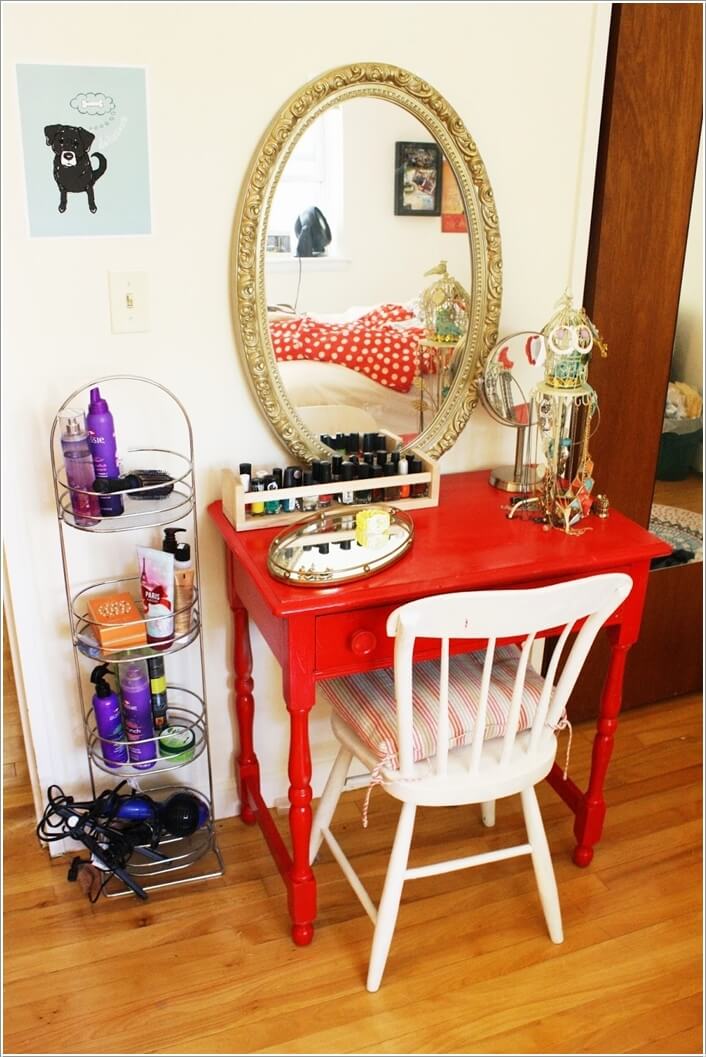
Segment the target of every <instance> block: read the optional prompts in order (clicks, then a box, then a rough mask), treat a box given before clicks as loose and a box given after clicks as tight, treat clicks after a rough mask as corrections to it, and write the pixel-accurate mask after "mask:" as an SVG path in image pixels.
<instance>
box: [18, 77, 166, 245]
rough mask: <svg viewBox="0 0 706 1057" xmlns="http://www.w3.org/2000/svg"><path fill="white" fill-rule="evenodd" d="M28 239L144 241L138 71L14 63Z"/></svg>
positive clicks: (146, 179) (144, 161)
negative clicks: (89, 237) (111, 237)
mask: <svg viewBox="0 0 706 1057" xmlns="http://www.w3.org/2000/svg"><path fill="white" fill-rule="evenodd" d="M17 88H18V98H19V105H20V120H21V123H22V142H23V147H24V161H25V179H26V185H27V212H28V215H29V231H30V235H32V236H57V235H58V236H60V235H100V236H106V235H149V234H150V232H151V217H150V176H149V155H148V141H147V93H146V86H145V70H144V68H142V67H127V66H126V67H123V66H43V65H34V64H18V66H17Z"/></svg>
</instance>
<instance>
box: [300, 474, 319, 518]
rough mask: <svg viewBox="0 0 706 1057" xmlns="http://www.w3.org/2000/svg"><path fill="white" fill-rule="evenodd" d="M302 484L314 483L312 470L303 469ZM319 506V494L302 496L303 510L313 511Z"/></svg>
mask: <svg viewBox="0 0 706 1057" xmlns="http://www.w3.org/2000/svg"><path fill="white" fill-rule="evenodd" d="M302 484H303V485H309V484H314V474H313V472H312V471H311V470H303V471H302ZM318 506H319V499H318V496H315V495H304V496H302V510H306V511H309V512H311V511H312V510H316V509H317V508H318Z"/></svg>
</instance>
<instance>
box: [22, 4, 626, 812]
mask: <svg viewBox="0 0 706 1057" xmlns="http://www.w3.org/2000/svg"><path fill="white" fill-rule="evenodd" d="M3 11H4V15H5V32H4V35H3V47H4V58H5V65H4V75H3V76H4V84H3V88H4V91H3V132H4V148H5V149H4V151H3V165H4V170H5V178H4V190H5V212H4V217H5V225H4V235H5V268H4V278H5V312H4V320H5V340H4V364H5V366H4V371H5V378H4V381H5V385H4V400H5V414H4V426H5V443H4V446H3V450H4V453H5V473H4V486H5V548H6V558H7V568H8V580H9V589H10V592H11V597H12V605H13V611H14V616H15V620H16V629H17V639H18V642H19V651H20V657H19V661H20V663H21V666H22V675H23V684H24V687H25V690H26V695H27V703H28V708H29V718H30V723H31V727H32V734H33V740H34V748H35V751H36V758H37V766H38V771H39V778H40V782H41V784H42V786H44V787H46V785H47V784H48V783H49V782H51V781H56V782H59V783H61V784H63V785H65V786H66V788H67V789H70V790H73V789H75V788H76V787H77V786H78V785H79V783H80V781H82V780H83V777H84V775H85V758H84V753H83V747H82V738H81V731H80V720H79V716H78V705H77V702H76V697H75V690H74V685H73V669H72V663H71V658H70V650H69V640H68V635H67V631H66V615H65V609H64V601H63V591H64V585H63V580H62V575H61V566H60V561H59V549H58V537H57V526H56V521H55V517H54V513H53V505H52V492H51V479H50V473H49V464H48V455H47V451H48V443H47V438H48V432H49V429H50V425H51V421H52V418H53V415H54V412H55V410H56V409H57V407H58V406H59V405H60V404H61V402H62V401H63V399H64V397H65V396H66V395H67V394H68V393H69V392H71V390H73V389H74V388H77V387H78V386H80V385H82V384H84V383H85V382H87V381H89V380H90V379H91V378H93V377H96V376H98V375H102V374H110V373H113V372H117V373H138V374H146V375H149V376H150V377H152V378H155V379H157V380H159V381H161V382H163V383H164V384H166V385H167V386H169V387H170V388H172V389H173V390H174V391H175V392H176V394H177V395H178V396H180V397H181V398H182V399H183V401H184V402H185V404H186V405H187V407H188V410H189V413H190V415H191V418H192V422H193V426H194V431H195V437H196V452H197V455H196V471H197V485H198V489H199V499H200V531H201V559H202V574H203V584H202V586H203V594H204V617H205V646H206V664H207V681H208V691H209V709H210V721H211V730H212V746H213V769H214V777H215V783H216V793H217V811H218V813H219V814H227V813H231V812H232V811H233V810H234V807H235V787H234V783H233V778H232V758H233V742H234V723H233V719H232V709H231V696H232V695H231V691H232V684H231V680H230V676H229V674H228V672H229V664H228V656H229V640H230V630H229V614H228V609H227V604H226V598H225V591H224V584H223V567H224V563H223V552H222V546H221V544H220V541H219V539H218V537H217V535H216V532H215V531H214V529H213V528H212V527H211V525H210V523H209V519H208V517H207V515H206V513H205V508H206V505H207V503H209V502H211V501H212V500H214V499H216V498H218V496H219V472H220V468H221V466H223V465H224V464H231V465H232V464H233V463H236V462H237V461H238V460H239V459H242V458H252V459H253V461H257V462H260V463H262V464H266V463H268V462H270V461H271V464H272V465H275V464H278V463H281V461H282V458H283V453H282V451H281V449H280V446H279V444H278V442H277V440H276V439H275V438H274V437H273V436H272V435H271V434H270V432H269V430H268V428H267V426H266V425H265V424H264V422H263V420H262V418H261V416H260V414H259V413H258V411H257V409H256V407H255V405H254V402H253V399H252V397H251V395H250V391H249V389H248V385H247V381H246V378H245V376H244V374H243V370H242V367H241V364H240V362H239V359H238V355H237V350H236V349H235V347H234V340H233V334H232V329H231V321H230V315H229V307H228V305H229V295H228V284H229V276H228V249H229V242H230V237H231V225H232V222H233V215H234V210H235V205H236V200H237V195H238V189H239V186H240V183H241V180H242V178H243V175H244V173H245V171H246V169H247V167H248V164H249V162H250V158H251V155H252V153H253V151H254V149H255V147H256V145H257V142H258V139H259V137H260V135H261V134H262V132H263V130H264V129H265V127H266V126H267V125H268V124H269V122H270V120H271V119H272V117H273V115H274V114H275V112H276V111H277V109H278V107H279V106H280V105H281V103H282V102H283V101H284V100H285V99H287V98H288V96H289V95H290V94H291V93H292V92H293V91H294V90H295V89H296V88H297V87H299V86H300V85H301V84H303V83H304V82H305V81H307V80H309V79H310V78H312V77H314V76H316V75H317V74H319V73H320V72H322V71H323V70H324V69H326V68H329V67H333V66H336V65H339V64H344V63H350V62H355V61H361V60H374V59H379V60H382V61H385V62H389V63H395V64H398V65H400V66H403V67H406V68H408V69H410V70H413V71H414V72H415V73H417V74H419V75H421V76H422V77H424V78H425V79H427V80H428V81H429V82H430V83H431V84H433V85H434V87H435V88H436V89H437V90H439V91H440V92H441V93H442V94H443V95H445V96H446V97H447V98H448V100H449V102H450V103H451V104H452V105H453V106H454V107H455V108H456V110H457V111H458V112H459V114H460V116H461V118H462V119H463V121H464V122H465V124H466V125H467V127H468V128H469V129H470V130H471V132H472V134H473V135H474V137H475V138H476V140H477V142H478V145H479V148H480V151H481V153H482V156H483V158H484V161H485V163H486V166H487V168H488V172H489V174H490V178H491V181H492V184H493V188H494V192H495V196H496V199H497V204H498V211H499V215H500V224H501V232H502V240H503V273H504V299H503V312H502V323H501V331H503V332H505V333H508V332H510V331H513V330H519V329H525V328H537V327H539V326H541V325H543V323H544V322H545V321H546V319H547V318H548V317H549V315H550V313H551V311H552V308H553V306H554V303H555V301H556V300H557V298H558V297H559V296H560V295H561V293H562V291H563V289H564V287H565V285H566V283H567V276H569V275H571V276H572V277H573V285H574V290H575V291H576V292H577V295H579V296H580V291H581V289H582V286H583V266H584V261H585V252H586V243H587V236H588V218H589V215H590V204H591V190H592V179H593V166H594V160H595V147H596V139H597V133H598V122H599V115H600V96H601V85H602V77H603V64H604V58H605V47H606V40H607V28H608V20H609V14H610V5H607V4H598V5H590V4H581V5H578V4H577V5H575V4H569V3H552V4H530V3H528V4H517V5H503V4H478V5H475V4H444V3H437V4H434V5H433V6H431V5H427V4H410V5H400V4H396V3H378V4H347V3H337V4H328V5H325V4H311V5H307V4H297V3H292V4H276V5H270V4H242V5H238V4H207V3H198V4H196V3H186V4H151V3H145V4H109V3H83V4H65V3H50V4H19V5H14V6H10V5H7V4H6V5H3ZM293 44H295V45H296V46H293ZM16 62H50V63H78V64H92V65H103V64H105V65H114V64H115V65H145V66H147V68H148V106H149V127H150V167H151V176H152V195H153V234H152V235H151V236H150V237H145V238H113V239H108V238H100V239H85V238H84V239H30V238H29V237H28V234H27V223H26V217H25V204H24V199H25V193H24V175H23V171H22V151H21V142H20V130H19V124H18V110H17V99H16V86H15V70H14V65H15V63H16ZM577 189H578V190H577ZM409 223H412V221H410V222H409ZM451 237H452V236H449V238H451ZM389 267H390V268H393V267H394V260H390V261H389ZM109 270H110V271H144V272H147V273H148V275H149V284H150V301H151V303H150V316H151V330H150V332H149V333H146V334H134V335H113V334H111V331H110V317H109V306H108V286H107V273H108V271H109ZM512 449H513V436H512V434H511V432H510V431H509V430H507V431H503V430H502V429H501V428H500V427H497V426H495V425H494V424H492V423H490V421H489V420H488V418H487V417H486V416H485V415H484V414H483V413H482V412H481V411H478V412H477V413H476V414H475V415H474V416H473V418H472V420H471V422H470V423H469V425H468V427H467V429H466V430H465V432H464V433H463V435H462V436H461V437H460V439H459V441H458V443H457V444H456V446H455V448H454V449H453V451H452V452H451V453H449V454H447V456H445V458H444V460H443V464H442V468H443V470H444V471H445V472H449V471H459V470H463V469H468V468H475V467H482V466H488V465H489V464H491V463H492V462H497V461H508V460H509V458H510V456H511V453H512ZM121 560H122V559H121ZM119 572H120V570H118V573H119ZM253 647H254V674H255V679H256V687H257V696H258V715H257V720H256V734H257V736H258V737H259V745H260V755H261V763H262V772H263V782H264V791H265V795H266V796H267V797H268V798H269V799H272V798H273V797H274V796H275V795H282V794H284V793H285V791H286V788H287V778H286V744H287V735H286V728H285V720H284V716H285V712H284V709H283V706H282V698H281V679H280V674H279V671H278V669H277V666H276V664H275V662H274V661H273V660H272V658H271V656H270V654H269V652H268V650H267V649H266V648H265V647H264V646H263V643H262V640H261V639H260V637H259V635H258V633H257V632H256V631H255V632H254V633H253ZM312 737H313V743H314V752H313V754H314V763H315V783H314V784H315V792H316V791H317V790H318V788H319V784H320V778H321V774H322V768H323V765H324V761H325V760H326V759H327V758H329V757H330V753H331V739H330V736H329V734H328V724H327V717H326V715H325V714H324V712H323V710H318V711H317V712H316V714H315V716H314V720H313V725H312Z"/></svg>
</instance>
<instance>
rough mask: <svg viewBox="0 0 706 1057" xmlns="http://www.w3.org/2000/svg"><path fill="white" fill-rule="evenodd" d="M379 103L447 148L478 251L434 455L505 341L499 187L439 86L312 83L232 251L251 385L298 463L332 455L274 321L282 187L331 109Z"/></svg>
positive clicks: (261, 157) (243, 207)
mask: <svg viewBox="0 0 706 1057" xmlns="http://www.w3.org/2000/svg"><path fill="white" fill-rule="evenodd" d="M359 97H366V98H379V99H383V100H387V101H388V102H391V103H395V104H397V105H398V106H400V107H402V108H403V109H404V110H407V111H408V112H409V113H411V114H413V115H414V116H415V117H416V118H418V120H419V121H420V122H421V123H422V125H424V126H425V128H426V129H427V130H428V131H429V132H430V133H431V135H432V136H433V137H434V139H435V140H436V142H437V143H438V144H439V146H440V147H441V149H442V151H443V153H444V155H445V157H446V159H447V161H448V163H449V165H450V167H451V169H452V171H453V173H454V176H455V177H456V180H457V181H458V186H459V189H460V191H461V197H462V199H463V203H464V210H465V214H466V224H467V227H468V236H469V242H470V251H471V306H470V314H469V324H468V332H467V336H466V347H465V349H464V351H463V356H462V359H461V361H460V363H461V365H460V368H459V370H458V371H457V373H456V376H455V378H454V381H453V383H452V386H451V389H450V391H449V393H448V395H447V397H446V399H445V400H444V402H443V405H442V406H441V408H440V409H439V411H438V412H437V414H436V415H435V416H434V418H433V419H432V420H431V422H430V423H429V425H428V426H427V427H426V428H425V429H424V431H423V432H422V433H420V434H419V436H418V437H417V438H416V440H415V447H417V448H421V449H422V450H424V451H425V452H426V453H427V454H428V455H429V456H431V457H432V458H438V457H439V456H440V455H442V454H443V453H444V452H445V451H446V450H447V449H448V448H450V447H451V445H452V444H453V443H454V441H455V440H456V438H457V437H458V435H459V433H460V432H461V430H462V429H463V427H464V426H465V424H466V422H467V421H468V418H469V416H470V414H471V412H472V411H473V409H474V407H475V406H476V404H477V403H478V388H477V384H476V383H477V380H478V379H479V378H480V375H481V372H482V369H483V365H484V362H485V359H486V358H487V356H488V354H489V352H490V350H491V349H492V348H493V346H494V345H495V342H496V340H497V331H498V322H499V318H500V300H501V294H502V260H501V252H500V231H499V227H498V216H497V211H496V208H495V199H494V197H493V191H492V188H491V186H490V182H489V180H488V175H487V173H486V171H485V166H484V164H483V161H482V159H481V156H480V154H479V153H478V149H477V147H476V145H475V143H474V141H473V139H472V137H471V135H470V133H469V132H468V130H467V129H466V127H465V126H464V124H463V122H462V121H461V119H460V117H459V116H458V114H457V113H456V111H455V110H453V108H452V107H451V106H449V104H448V103H447V102H446V100H445V99H444V98H443V96H441V95H439V93H438V92H436V91H435V90H434V89H433V88H432V87H431V86H430V85H428V84H427V83H426V82H425V81H422V80H421V79H420V78H419V77H416V76H415V75H414V74H412V73H409V72H408V71H407V70H402V69H400V68H399V67H397V66H387V65H384V64H382V63H360V64H357V65H354V66H340V67H338V68H337V69H335V70H330V71H329V72H328V73H325V74H323V75H322V76H321V77H318V78H316V80H313V81H310V82H309V84H307V85H306V86H305V87H304V88H302V89H300V90H299V91H298V92H296V94H295V95H293V96H292V97H291V98H290V99H289V100H288V101H287V103H285V105H284V106H283V107H282V109H281V110H280V112H279V113H278V114H277V116H276V118H275V119H274V121H273V122H272V124H271V125H270V127H269V128H268V130H267V132H266V133H265V135H264V137H263V139H262V140H261V142H260V144H259V146H258V148H257V150H256V152H255V156H254V158H253V160H252V163H251V165H250V169H249V171H248V175H247V177H246V180H245V182H244V185H243V189H242V192H241V195H240V200H239V203H238V210H237V215H236V220H235V225H234V229H233V239H232V247H231V295H232V296H231V304H232V311H233V322H234V327H235V332H236V340H237V341H238V343H239V347H240V350H241V353H242V356H243V359H244V362H245V366H246V368H247V372H248V376H249V379H250V383H251V385H252V388H253V391H254V393H255V396H256V397H257V400H258V402H259V404H260V406H261V408H262V410H263V411H264V413H265V415H266V417H267V419H268V421H269V423H270V425H271V427H272V428H273V430H274V431H275V433H276V434H277V436H278V437H279V438H280V440H281V441H282V442H283V444H284V445H285V446H286V447H287V448H288V449H289V451H291V452H292V454H293V455H294V456H296V457H298V458H301V459H304V460H308V459H311V458H314V457H317V456H319V457H320V456H322V455H325V454H329V455H330V452H329V450H328V448H325V447H324V446H323V445H322V444H321V442H320V440H319V438H318V437H316V436H315V435H314V434H313V433H311V431H310V430H308V429H307V427H306V426H305V425H304V423H303V422H302V421H301V419H300V418H299V416H298V414H297V412H296V409H295V408H294V406H293V404H292V403H291V401H290V400H289V397H288V395H287V393H286V392H285V390H284V387H283V385H282V381H281V378H280V374H279V371H278V369H277V364H276V361H275V356H274V351H273V348H272V342H271V340H270V334H269V327H268V321H267V300H266V295H265V249H266V241H267V238H266V236H267V227H268V221H269V213H270V207H271V203H272V199H273V197H274V191H275V189H276V187H277V184H278V182H279V179H280V176H281V174H282V172H283V170H284V167H285V165H286V164H287V161H288V159H289V157H290V155H291V153H292V150H293V149H294V146H295V145H296V143H297V142H298V140H299V139H300V137H301V136H302V134H303V133H304V132H305V131H306V129H307V128H308V127H309V126H310V125H311V124H312V122H314V121H315V120H316V119H317V118H318V117H319V116H320V115H321V114H323V113H324V112H325V111H326V110H328V109H329V108H330V107H333V106H338V105H339V104H340V103H343V102H345V101H346V100H347V99H355V98H359Z"/></svg>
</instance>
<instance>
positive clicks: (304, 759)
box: [284, 619, 316, 947]
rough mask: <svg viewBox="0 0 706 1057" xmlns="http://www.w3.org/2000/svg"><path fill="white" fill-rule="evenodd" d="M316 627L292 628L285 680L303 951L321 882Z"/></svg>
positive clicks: (291, 889) (293, 910)
mask: <svg viewBox="0 0 706 1057" xmlns="http://www.w3.org/2000/svg"><path fill="white" fill-rule="evenodd" d="M313 644H314V639H313V622H312V621H309V620H307V619H305V620H302V621H300V622H297V623H296V624H295V622H292V623H291V624H290V630H289V651H290V652H289V658H290V663H289V665H288V666H287V669H286V671H285V674H284V696H285V700H286V702H287V711H288V712H289V724H290V740H289V783H290V784H289V804H290V807H289V831H290V835H291V841H292V866H291V869H290V872H289V878H288V882H289V883H288V886H287V887H288V893H289V912H290V915H291V918H292V939H293V940H294V942H295V943H296V944H297V945H298V946H300V947H304V946H306V945H307V944H309V943H311V941H312V939H313V936H314V919H315V917H316V881H315V879H314V874H313V872H312V869H311V866H310V865H309V841H310V838H311V822H312V813H311V795H312V794H311V750H310V747H309V712H310V711H311V709H312V706H313V704H314V700H315V695H316V689H315V682H314V679H313V677H312V674H311V673H312V671H313V667H314V665H313V656H312V655H311V651H312V650H313Z"/></svg>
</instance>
